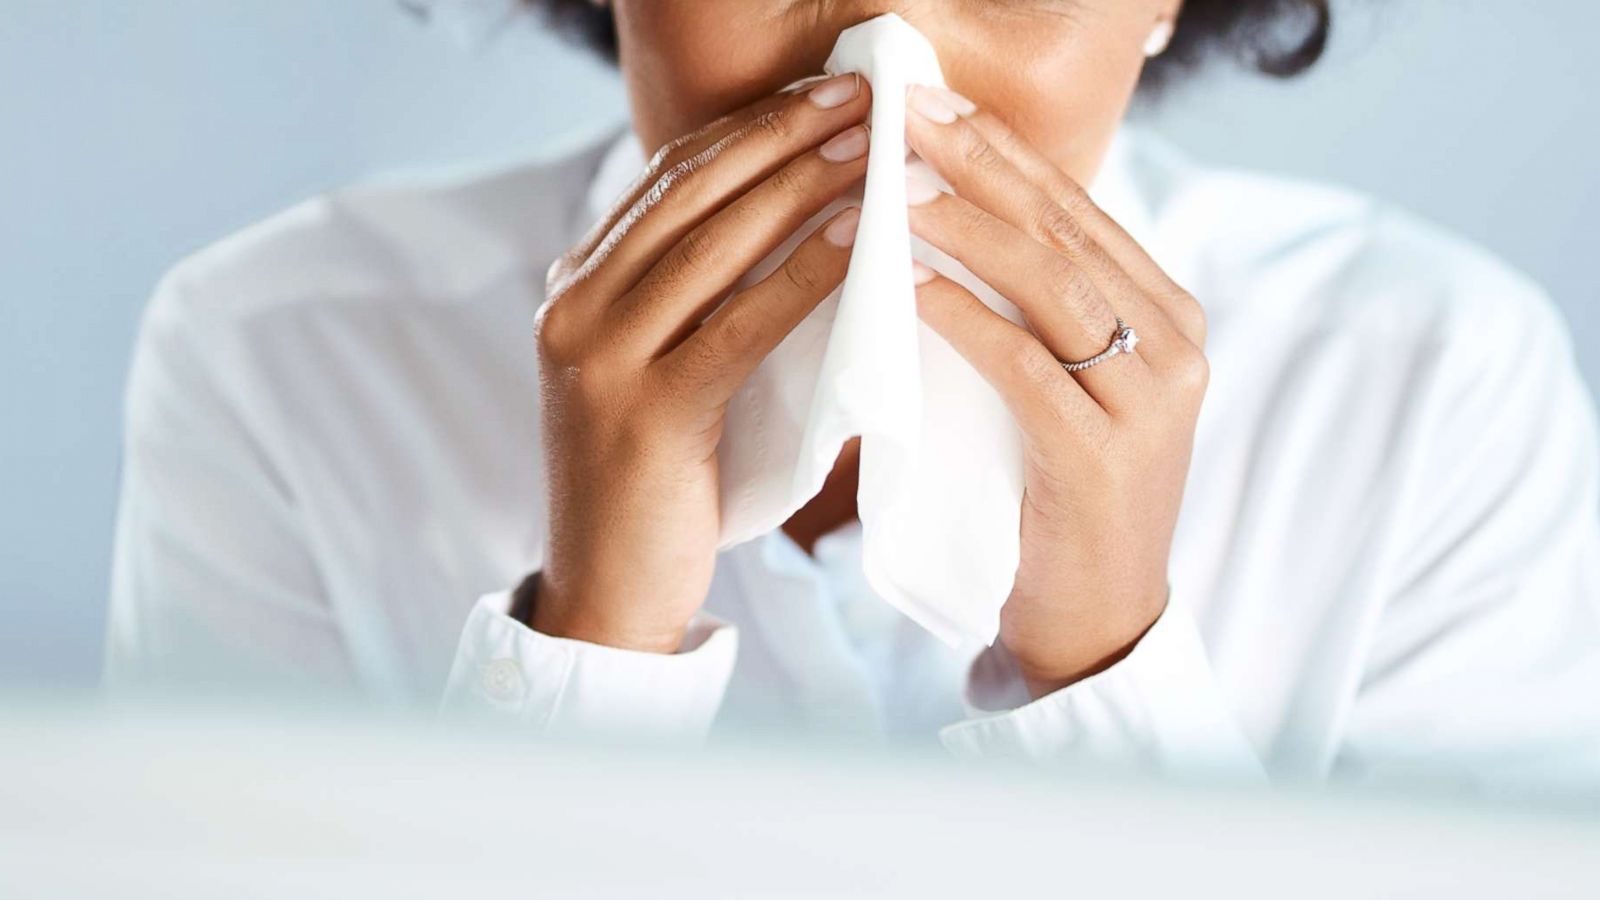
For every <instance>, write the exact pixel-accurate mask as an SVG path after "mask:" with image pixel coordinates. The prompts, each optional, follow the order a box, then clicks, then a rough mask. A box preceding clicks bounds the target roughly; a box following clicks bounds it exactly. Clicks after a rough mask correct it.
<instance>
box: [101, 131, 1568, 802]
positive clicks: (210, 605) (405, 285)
mask: <svg viewBox="0 0 1600 900" xmlns="http://www.w3.org/2000/svg"><path fill="white" fill-rule="evenodd" d="M642 161H643V160H642V154H641V153H640V151H639V148H638V146H637V143H636V142H635V141H634V140H633V138H632V137H631V135H626V136H614V137H613V138H610V139H608V140H607V141H604V142H601V143H598V144H595V145H593V146H589V147H586V148H583V149H582V150H581V151H579V152H576V153H573V154H570V155H567V156H564V157H561V158H557V159H551V160H546V161H543V162H539V163H535V164H530V165H527V166H523V167H519V168H516V169H513V170H509V171H504V172H500V173H497V174H493V175H491V176H487V177H483V178H478V179H473V180H467V181H459V182H452V183H448V184H436V185H430V186H410V187H402V188H363V189H352V190H345V191H340V192H336V193H333V194H330V195H328V196H324V197H320V198H318V199H315V200H312V201H310V202H307V203H305V204H302V205H300V206H298V207H296V208H294V209H292V210H290V211H288V212H286V213H284V214H282V215H279V216H277V217H276V218H273V219H271V220H270V221H268V222H266V223H264V224H261V225H259V226H256V227H254V228H251V229H249V230H247V231H245V232H243V233H242V234H239V235H237V236H234V237H232V238H230V239H228V240H226V241H223V242H222V243H220V244H218V245H217V246H215V247H213V248H211V249H208V250H206V251H204V252H203V253H201V254H199V255H198V256H196V257H194V258H192V259H189V260H187V261H186V262H184V263H182V264H181V265H179V266H178V267H177V268H175V269H174V270H173V272H172V273H171V274H170V276H169V277H167V278H166V279H165V280H164V281H163V283H162V285H161V286H160V288H159V290H158V292H157V295H156V297H155V299H154V300H153V301H152V303H151V304H150V307H149V309H148V311H147V313H146V315H145V319H144V323H143V329H142V332H141V337H140V341H139V346H138V351H137V354H136V358H135V362H134V365H133V371H132V377H131V380H130V383H129V388H128V395H127V443H126V457H125V472H124V479H123V489H122V499H121V509H120V518H119V524H118V532H117V550H116V563H115V573H114V586H113V595H112V601H111V617H110V633H109V639H108V645H109V646H108V656H109V658H108V678H109V680H110V681H111V682H112V683H113V685H114V686H117V687H119V688H132V687H134V686H138V685H145V686H152V685H156V686H159V685H167V686H172V685H179V684H182V685H189V686H192V687H204V688H207V689H210V690H214V691H226V692H235V691H247V690H248V691H256V690H262V689H265V690H269V691H291V692H293V691H299V690H309V691H315V692H320V693H321V694H322V695H326V694H328V693H330V692H348V693H354V694H359V695H361V696H364V697H372V698H380V699H382V700H385V701H388V702H393V703H399V704H427V705H431V704H436V703H439V702H441V700H442V702H443V704H444V705H445V707H446V708H447V709H469V710H474V711H476V712H479V713H482V714H485V715H490V716H494V717H500V718H503V719H505V720H508V721H512V722H517V723H521V724H524V725H525V726H526V727H527V728H528V729H530V730H531V731H533V732H535V733H538V734H543V735H564V734H580V735H582V734H596V733H608V734H614V733H622V734H626V735H636V736H647V737H649V738H652V739H664V740H689V741H694V740H699V739H700V738H702V737H703V736H705V735H706V734H708V733H709V732H712V731H713V730H716V731H721V730H730V731H744V732H761V733H772V732H777V733H782V734H791V733H797V732H798V733H803V734H808V735H813V736H823V737H825V738H827V739H830V740H831V739H839V738H843V739H849V740H866V741H897V742H898V741H906V742H933V741H939V742H941V743H942V744H943V745H944V746H945V747H947V748H949V749H950V750H951V751H953V752H955V753H957V754H960V755H963V756H989V755H1006V756H1021V757H1026V758H1029V759H1037V760H1047V759H1084V758H1092V759H1098V760H1105V761H1110V762H1113V763H1118V764H1123V765H1128V766H1134V767H1139V768H1148V769H1153V770H1156V771H1192V770H1197V769H1198V770H1205V771H1227V772H1237V773H1244V774H1246V775H1247V776H1249V777H1260V776H1263V775H1265V776H1269V777H1275V778H1313V779H1319V778H1324V777H1328V776H1330V775H1341V776H1348V777H1352V778H1361V777H1378V776H1385V775H1395V776H1410V775H1417V774H1423V773H1426V774H1428V775H1430V776H1432V775H1437V774H1439V773H1441V772H1450V773H1464V774H1468V775H1471V776H1473V777H1478V778H1481V779H1483V780H1485V781H1488V782H1492V783H1497V784H1506V785H1515V784H1519V783H1522V782H1525V781H1541V782H1543V781H1549V780H1552V779H1556V780H1563V781H1564V780H1566V779H1569V778H1580V779H1594V780H1595V781H1600V599H1597V598H1600V528H1597V515H1596V511H1597V508H1600V494H1597V490H1600V483H1597V473H1600V470H1597V461H1600V456H1597V447H1596V429H1595V418H1594V414H1593V409H1592V403H1591V400H1590V397H1589V395H1588V393H1587V391H1586V389H1585V387H1584V385H1583V383H1582V381H1581V380H1580V378H1579V375H1578V372H1577V369H1576V366H1575V362H1574V356H1573V348H1572V346H1571V342H1570V338H1569V336H1568V332H1567V330H1566V328H1565V326H1564V324H1563V322H1562V320H1561V318H1560V316H1559V314H1558V313H1557V311H1556V310H1555V309H1554V308H1553V306H1552V304H1551V303H1550V301H1549V300H1548V299H1547V298H1546V297H1545V296H1544V295H1543V294H1542V293H1541V291H1540V290H1539V289H1538V288H1537V287H1536V286H1535V285H1533V284H1532V283H1530V282H1529V281H1528V280H1526V279H1525V278H1522V277H1520V276H1519V275H1517V274H1516V273H1514V272H1511V271H1509V270H1508V269H1506V268H1505V267H1503V266H1502V265H1500V264H1498V263H1497V262H1495V261H1494V260H1493V259H1492V258H1490V257H1489V256H1488V255H1487V254H1485V253H1484V252H1482V251H1481V250H1478V249H1476V248H1473V247H1471V246H1468V245H1467V244H1465V243H1463V242H1461V241H1459V240H1457V239H1455V238H1452V237H1450V236H1447V235H1445V234H1442V233H1440V232H1439V231H1437V230H1435V229H1433V228H1432V227H1430V226H1428V225H1426V224H1423V223H1420V222H1418V221H1416V220H1414V219H1413V218H1411V217H1409V216H1407V215H1405V214H1404V213H1401V212H1399V211H1397V210H1394V209H1392V208H1389V207H1385V206H1383V205H1380V204H1376V203H1374V202H1372V201H1370V200H1368V199H1364V198H1361V197H1358V196H1353V195H1351V194H1349V193H1347V192H1344V191H1340V190H1335V189H1330V188H1326V187H1320V186H1315V185H1309V184H1304V183H1300V182H1297V181H1293V180H1288V179H1281V178H1273V177H1265V176H1261V175H1255V174H1246V173H1238V172H1230V171H1218V170H1213V169H1208V168H1205V167H1202V166H1198V165H1196V164H1194V163H1191V162H1189V161H1187V160H1185V159H1184V158H1182V157H1181V156H1179V155H1178V154H1176V153H1174V152H1173V151H1172V150H1170V149H1169V148H1166V147H1165V146H1164V145H1162V144H1160V143H1159V142H1158V141H1156V140H1155V139H1154V138H1152V137H1150V136H1148V135H1141V134H1138V133H1137V132H1134V131H1125V132H1124V133H1123V134H1122V135H1120V136H1119V138H1118V139H1117V141H1116V143H1115V145H1114V147H1113V150H1112V152H1111V154H1110V157H1109V158H1108V160H1107V162H1106V164H1105V167H1104V168H1103V170H1102V172H1101V174H1100V175H1099V177H1098V178H1097V180H1096V182H1095V185H1094V189H1093V193H1094V194H1095V196H1096V198H1097V199H1098V200H1099V201H1100V202H1101V203H1102V205H1103V206H1105V207H1106V208H1107V210H1108V211H1109V212H1110V213H1111V214H1112V215H1113V216H1114V217H1116V218H1117V219H1118V220H1119V221H1121V222H1122V223H1123V225H1124V226H1125V227H1126V228H1128V230H1129V231H1130V232H1131V233H1132V234H1133V236H1134V237H1135V238H1137V239H1138V240H1139V241H1140V242H1141V243H1142V244H1144V245H1145V247H1146V248H1147V249H1149V250H1150V251H1151V253H1152V254H1153V255H1154V256H1155V258H1156V259H1157V260H1158V261H1159V262H1161V263H1162V264H1163V265H1164V266H1165V267H1166V268H1167V270H1168V271H1169V272H1170V273H1171V274H1172V275H1173V276H1174V277H1175V278H1176V280H1177V281H1179V282H1180V283H1182V284H1184V285H1185V286H1186V287H1187V288H1188V289H1189V290H1191V291H1192V292H1193V293H1194V294H1195V295H1196V296H1197V297H1198V298H1200V300H1201V302H1202V303H1203V305H1204V306H1205V307H1206V310H1207V312H1208V317H1209V326H1210V337H1209V341H1208V346H1207V353H1208V356H1209V357H1210V360H1211V373H1212V374H1211V386H1210V389H1209V393H1208V396H1207V399H1206V402H1205V406H1204V408H1203V411H1202V414H1201V417H1200V421H1199V425H1198V431H1197V435H1196V440H1195V446H1194V456H1193V462H1192V465H1191V467H1190V474H1189V482H1188V486H1187V491H1186V494H1185V501H1184V505H1183V509H1182V513H1181V515H1180V517H1179V521H1178V528H1177V532H1176V537H1175V540H1174V546H1173V554H1172V559H1171V564H1170V569H1169V575H1170V583H1171V587H1172V599H1171V603H1170V605H1169V607H1168V609H1167V610H1166V612H1165V613H1164V614H1163V615H1162V616H1161V618H1160V619H1159V620H1158V621H1157V623H1156V625H1155V626H1154V627H1153V628H1152V629H1151V631H1150V632H1148V633H1147V634H1146V636H1145V637H1144V638H1143V639H1142V640H1141V641H1140V643H1139V644H1138V645H1137V646H1136V647H1135V649H1134V650H1133V652H1132V653H1131V655H1129V656H1128V657H1127V658H1125V659H1123V660H1122V661H1120V662H1118V663H1117V664H1116V665H1114V666H1112V667H1111V668H1109V669H1108V670H1106V671H1104V672H1102V673H1100V674H1098V675H1095V676H1093V677H1091V678H1088V679H1085V680H1084V681H1081V682H1079V683H1077V684H1074V685H1071V686H1069V687H1067V688H1065V689H1062V690H1060V691H1057V692H1055V693H1053V694H1050V695H1048V696H1046V697H1043V698H1040V699H1037V700H1030V699H1029V698H1028V697H1027V696H1026V694H1025V693H1024V692H1023V691H1022V689H1021V686H1020V684H1019V682H1018V679H1017V677H1016V673H1015V671H1014V670H1013V669H1012V668H1011V667H1010V666H1009V664H1008V663H1009V661H1008V659H1007V657H1006V655H1005V654H1004V653H1003V652H996V651H988V652H980V651H982V650H983V648H981V647H976V646H965V647H956V648H952V647H948V646H946V645H944V644H942V643H940V642H939V641H937V640H936V639H934V638H932V637H931V636H930V635H928V634H926V633H924V632H922V631H921V630H920V629H918V628H917V627H916V626H914V625H912V624H911V623H910V622H909V621H907V620H906V619H904V618H903V617H902V616H900V615H899V614H898V613H896V612H895V611H894V610H892V609H891V608H889V607H888V606H887V605H886V604H884V603H882V602H881V601H879V600H878V599H877V598H875V597H873V596H872V592H871V590H870V588H869V587H868V586H867V585H866V583H865V582H864V580H863V578H862V575H861V570H860V565H859V560H860V532H859V528H858V527H857V526H854V525H851V526H846V527H844V528H842V529H840V530H837V531H835V532H832V533H830V534H827V535H825V536H824V537H822V538H821V540H820V541H819V542H818V543H817V546H816V548H815V552H814V554H812V555H808V554H806V553H804V552H802V551H801V550H800V549H799V548H798V547H797V546H796V545H795V544H794V543H792V542H791V541H790V540H789V538H788V537H787V536H786V535H784V534H783V532H782V531H773V532H771V533H770V534H768V535H766V536H765V537H763V538H761V539H758V540H755V541H752V542H750V543H747V544H744V545H741V546H738V547H734V548H732V549H730V550H728V551H726V552H724V553H723V554H722V555H721V556H720V558H719V560H718V565H717V569H716V573H715V576H714V581H713V584H712V586H711V590H710V593H709V595H708V596H707V598H706V603H705V611H704V613H703V614H702V615H701V616H700V617H699V618H697V619H696V620H695V622H694V624H693V626H692V628H691V629H690V633H689V635H688V638H687V639H686V641H685V643H684V645H683V646H682V648H681V649H680V651H679V652H678V653H677V654H675V655H656V654H647V653H637V652H631V651H625V650H619V649H615V648H609V647H602V646H596V645H592V644H586V643H583V642H579V641H573V640H567V639H561V638H555V637H549V636H546V635H542V634H538V633H535V632H533V631H531V630H530V629H528V628H526V627H525V626H523V625H522V624H520V623H519V622H517V621H515V620H513V619H512V618H510V617H509V616H508V615H507V608H508V605H509V597H510V591H511V588H512V587H513V586H515V585H516V584H517V583H518V582H520V581H521V580H522V579H523V578H524V577H525V576H526V575H527V574H528V573H530V572H532V571H534V570H536V569H537V568H538V566H539V564H540V554H541V547H542V543H543V539H544V523H543V510H544V508H545V502H544V493H543V491H544V482H543V477H542V474H541V468H540V434H539V417H538V409H537V399H538V396H539V393H538V390H537V387H536V378H537V365H536V360H535V354H534V348H533V344H532V338H531V335H532V331H533V317H534V312H535V310H536V309H537V307H538V305H539V303H540V300H541V288H542V283H543V274H544V272H545V270H546V268H547V267H548V266H549V264H550V263H551V261H552V260H554V259H555V258H556V257H557V256H558V255H559V254H560V253H561V252H562V251H563V250H564V249H566V248H567V247H568V246H569V245H571V244H572V243H574V242H575V241H576V239H577V237H578V236H579V234H580V233H581V232H582V230H583V229H584V228H585V226H587V225H588V224H589V223H590V222H591V221H593V219H594V218H595V217H597V216H598V215H599V214H600V212H601V211H602V210H603V208H604V206H605V205H606V203H607V202H609V201H610V200H611V199H612V198H613V197H614V196H615V195H616V194H617V192H618V191H619V190H620V189H621V188H622V187H623V185H624V184H625V182H626V180H627V178H628V177H629V176H631V175H632V174H634V172H635V170H636V169H637V167H638V166H639V165H640V164H641V163H642ZM637 599H638V602H640V603H648V602H650V598H648V597H640V598H637ZM1062 602H1063V603H1069V602H1071V598H1069V597H1064V598H1062Z"/></svg>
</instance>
